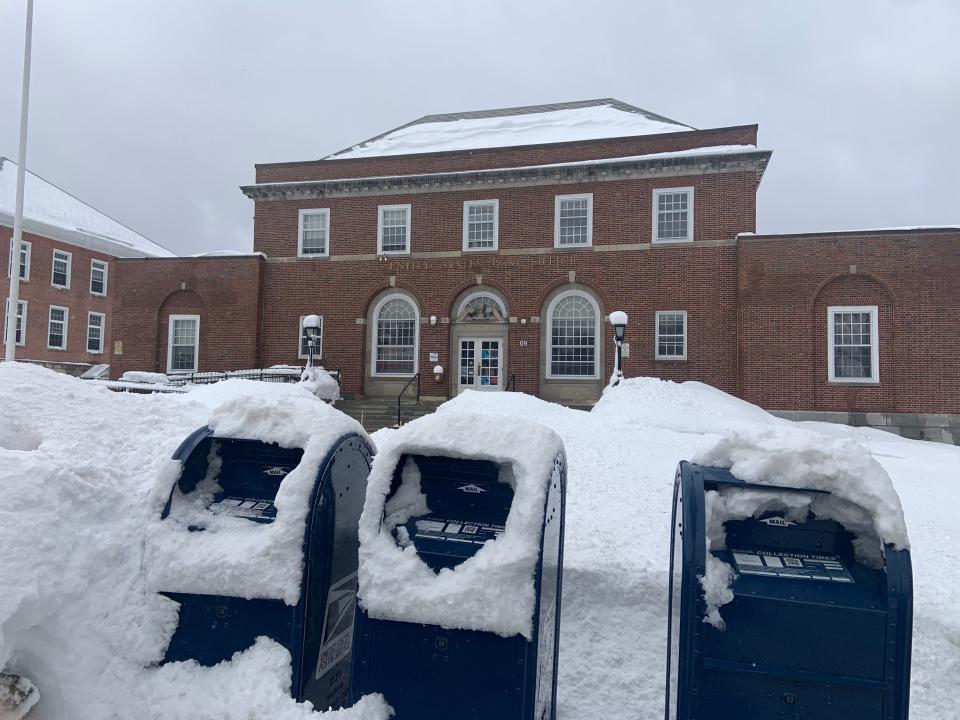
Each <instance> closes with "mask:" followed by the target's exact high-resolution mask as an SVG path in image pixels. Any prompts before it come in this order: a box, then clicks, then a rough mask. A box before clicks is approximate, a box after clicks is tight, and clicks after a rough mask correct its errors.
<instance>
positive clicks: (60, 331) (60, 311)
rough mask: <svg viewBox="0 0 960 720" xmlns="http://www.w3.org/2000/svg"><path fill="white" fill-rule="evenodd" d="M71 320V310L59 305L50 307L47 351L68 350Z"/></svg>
mask: <svg viewBox="0 0 960 720" xmlns="http://www.w3.org/2000/svg"><path fill="white" fill-rule="evenodd" d="M69 319H70V310H69V309H68V308H65V307H59V306H57V305H51V306H50V319H49V322H48V323H47V349H48V350H66V349H67V322H68V321H69Z"/></svg>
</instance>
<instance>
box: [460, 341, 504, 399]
mask: <svg viewBox="0 0 960 720" xmlns="http://www.w3.org/2000/svg"><path fill="white" fill-rule="evenodd" d="M502 349H503V340H502V339H500V338H463V339H461V340H460V383H459V389H460V390H461V391H463V390H502V389H503V373H502V369H503V353H502Z"/></svg>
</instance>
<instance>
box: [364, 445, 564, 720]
mask: <svg viewBox="0 0 960 720" xmlns="http://www.w3.org/2000/svg"><path fill="white" fill-rule="evenodd" d="M408 457H412V459H413V460H414V461H415V462H416V463H417V466H418V467H419V471H420V487H421V490H422V491H423V493H424V495H426V498H427V505H428V506H429V508H430V513H429V514H428V515H421V516H418V517H413V518H410V519H409V521H408V522H407V523H406V525H405V526H404V527H405V528H406V531H407V534H408V536H409V537H410V538H411V539H412V541H413V544H414V545H415V547H416V549H417V553H418V554H419V555H420V557H421V558H422V559H423V560H424V562H425V563H426V564H427V565H428V566H429V567H431V568H432V569H433V570H435V571H436V570H440V569H441V568H452V567H456V566H457V565H459V564H460V563H462V562H463V561H464V560H466V559H467V558H469V557H472V556H473V555H475V554H476V553H477V552H478V551H479V549H480V548H481V547H482V544H483V543H484V542H485V541H487V540H489V539H492V538H495V537H497V536H498V535H499V534H500V533H502V532H503V530H504V525H505V523H506V520H507V515H508V514H509V512H510V506H511V503H512V501H513V489H512V488H511V487H510V486H509V485H507V484H506V483H502V482H499V480H498V469H497V466H496V465H495V464H494V463H493V462H490V461H487V460H470V459H456V458H447V457H428V456H423V455H413V456H407V455H404V456H402V457H401V458H400V462H398V464H397V469H396V471H395V473H394V480H393V485H392V489H391V493H390V494H391V496H392V494H393V493H394V492H396V490H397V489H398V488H399V487H400V483H401V474H400V473H401V468H403V466H404V464H405V463H406V461H407V458H408ZM544 482H545V483H549V486H548V489H547V499H546V503H545V505H544V512H543V531H542V533H541V546H540V559H539V561H538V563H537V567H536V575H535V579H534V582H535V593H536V598H537V603H536V609H535V612H534V618H533V633H532V637H533V640H532V641H528V640H527V639H526V638H524V637H523V636H521V635H515V636H513V637H506V638H505V637H501V636H499V635H497V634H495V633H490V632H479V631H475V630H449V629H444V628H442V627H439V626H436V625H423V624H418V623H406V622H395V621H389V620H380V619H374V618H370V617H369V616H368V615H367V614H366V613H365V612H364V611H363V610H362V609H358V611H357V624H356V628H355V635H354V656H353V691H352V696H353V699H354V700H357V699H359V698H360V697H362V696H363V695H365V694H368V693H372V692H379V693H383V695H384V696H385V697H386V698H387V701H388V702H389V703H390V705H391V706H392V707H393V708H394V710H395V711H396V719H397V720H433V719H437V720H441V719H442V720H448V719H449V718H498V719H501V720H509V719H510V718H523V719H525V720H526V719H531V720H553V718H555V717H556V709H555V703H556V691H557V658H558V652H557V650H558V647H557V645H558V642H559V634H560V587H561V579H562V577H561V576H562V569H563V524H564V502H565V493H566V467H565V462H564V459H563V455H562V454H559V455H558V456H557V457H556V459H555V460H554V465H553V468H552V470H551V469H550V468H549V467H548V468H547V469H546V471H545V473H544Z"/></svg>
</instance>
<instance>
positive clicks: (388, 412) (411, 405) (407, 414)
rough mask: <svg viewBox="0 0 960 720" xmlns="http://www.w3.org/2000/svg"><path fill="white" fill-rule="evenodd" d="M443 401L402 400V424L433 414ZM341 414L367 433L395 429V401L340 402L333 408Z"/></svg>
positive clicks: (358, 400) (353, 400)
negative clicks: (357, 423)
mask: <svg viewBox="0 0 960 720" xmlns="http://www.w3.org/2000/svg"><path fill="white" fill-rule="evenodd" d="M443 402H445V401H444V400H421V401H420V402H419V403H417V402H416V399H415V398H404V399H403V401H401V405H400V417H401V422H402V423H408V422H410V421H411V420H416V419H417V418H421V417H423V416H424V415H429V414H430V413H432V412H434V411H435V410H436V409H437V408H438V407H439V406H440V405H441V404H442V403H443ZM334 407H336V408H337V410H339V411H340V412H342V413H345V414H346V415H349V416H350V417H352V418H353V419H354V420H356V421H357V422H359V423H360V424H362V425H363V427H364V429H365V430H366V431H367V432H375V431H377V430H380V429H382V428H388V427H396V425H397V401H396V400H395V399H389V398H384V399H376V398H366V399H351V400H340V401H339V402H337V403H336V405H335V406H334Z"/></svg>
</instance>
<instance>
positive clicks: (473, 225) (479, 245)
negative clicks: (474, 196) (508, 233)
mask: <svg viewBox="0 0 960 720" xmlns="http://www.w3.org/2000/svg"><path fill="white" fill-rule="evenodd" d="M499 215H500V201H499V200H470V201H468V202H465V203H464V204H463V249H464V250H496V249H497V241H498V237H497V236H498V234H499V228H498V225H499V220H500V218H499Z"/></svg>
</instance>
